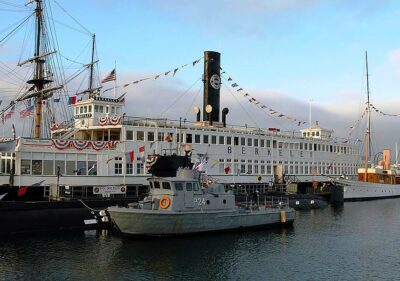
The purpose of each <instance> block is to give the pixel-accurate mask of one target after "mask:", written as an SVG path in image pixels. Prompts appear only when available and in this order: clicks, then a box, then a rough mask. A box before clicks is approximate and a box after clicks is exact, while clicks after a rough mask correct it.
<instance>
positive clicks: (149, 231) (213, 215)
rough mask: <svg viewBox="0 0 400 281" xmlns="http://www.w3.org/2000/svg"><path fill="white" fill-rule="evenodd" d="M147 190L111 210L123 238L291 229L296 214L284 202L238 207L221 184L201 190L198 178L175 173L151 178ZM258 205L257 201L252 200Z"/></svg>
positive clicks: (193, 174) (192, 173)
mask: <svg viewBox="0 0 400 281" xmlns="http://www.w3.org/2000/svg"><path fill="white" fill-rule="evenodd" d="M148 181H149V184H150V192H149V195H148V196H147V197H145V198H144V200H143V201H140V202H138V203H131V204H129V205H128V207H118V206H115V207H109V208H108V212H109V214H110V217H111V220H112V222H113V223H114V224H115V225H116V227H117V228H118V229H119V230H120V231H121V232H122V233H124V234H131V235H145V236H170V235H184V234H194V233H202V232H214V231H228V230H237V229H242V228H258V227H267V226H273V225H277V226H281V225H290V224H292V223H293V221H294V218H295V211H294V209H292V208H289V205H288V202H287V201H282V200H274V201H266V200H264V202H262V204H260V202H251V201H250V202H249V204H243V205H241V206H240V205H239V206H237V205H236V204H235V196H234V194H233V192H232V191H225V188H224V185H223V184H210V185H208V186H207V188H204V187H202V186H201V184H200V180H199V176H198V174H197V173H196V172H195V171H193V170H191V169H179V170H178V171H177V174H176V177H151V178H149V179H148ZM256 201H258V200H256Z"/></svg>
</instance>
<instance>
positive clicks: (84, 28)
mask: <svg viewBox="0 0 400 281" xmlns="http://www.w3.org/2000/svg"><path fill="white" fill-rule="evenodd" d="M53 1H54V3H56V4H57V6H58V7H60V9H61V10H63V11H64V13H65V14H67V16H69V17H70V18H71V19H72V20H73V21H75V23H77V24H78V25H79V26H80V27H81V28H82V29H83V30H85V31H86V32H87V33H88V34H89V35H91V36H92V35H93V32H90V31H89V30H88V29H87V28H86V27H84V26H83V25H82V24H81V23H80V22H79V21H77V20H76V19H75V18H74V17H73V16H72V15H70V14H69V13H68V12H67V11H66V10H65V9H64V8H63V7H62V6H61V5H60V4H59V3H58V2H57V0H53Z"/></svg>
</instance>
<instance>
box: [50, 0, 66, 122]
mask: <svg viewBox="0 0 400 281" xmlns="http://www.w3.org/2000/svg"><path fill="white" fill-rule="evenodd" d="M45 12H46V16H47V18H49V19H52V18H53V10H52V6H51V5H50V3H48V5H47V4H46V9H45ZM46 23H47V24H46V29H48V30H49V32H50V34H52V36H51V39H52V43H53V45H54V46H55V48H56V49H57V50H59V49H60V48H59V44H58V38H57V34H56V32H55V30H56V29H55V25H54V20H53V21H46ZM52 62H53V64H57V69H64V68H63V66H64V65H63V62H62V60H61V57H60V56H55V62H54V60H52ZM55 68H56V65H54V70H55ZM58 74H60V76H61V77H58ZM56 75H57V79H59V80H60V81H61V82H62V84H63V85H64V88H63V89H62V90H60V91H58V94H59V95H60V93H61V92H63V93H65V92H66V91H68V83H67V81H66V77H65V73H64V72H63V71H60V72H56ZM60 84H61V83H60ZM61 98H62V97H60V99H61ZM64 101H66V97H65V98H64ZM58 105H59V106H58V107H59V108H60V104H58ZM60 115H61V116H64V118H65V119H69V118H70V117H71V112H70V110H67V108H66V107H61V110H60ZM53 117H54V118H55V115H54V114H53Z"/></svg>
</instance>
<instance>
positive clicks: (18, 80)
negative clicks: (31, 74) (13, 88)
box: [0, 62, 25, 85]
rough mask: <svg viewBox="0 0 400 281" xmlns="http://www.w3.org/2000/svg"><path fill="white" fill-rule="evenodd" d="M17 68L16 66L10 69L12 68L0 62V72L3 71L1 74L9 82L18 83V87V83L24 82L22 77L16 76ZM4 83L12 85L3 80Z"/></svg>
mask: <svg viewBox="0 0 400 281" xmlns="http://www.w3.org/2000/svg"><path fill="white" fill-rule="evenodd" d="M17 68H18V67H17V66H16V67H15V68H14V69H12V68H10V67H8V66H7V65H6V64H4V63H2V62H0V71H1V72H3V71H4V72H3V73H4V75H5V76H7V77H8V78H9V79H10V80H12V81H14V82H16V83H18V85H19V84H20V83H22V82H25V80H24V77H22V76H20V75H19V74H17V71H16V70H17ZM4 82H7V83H10V84H13V83H11V82H10V81H6V80H4Z"/></svg>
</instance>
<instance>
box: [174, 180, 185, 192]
mask: <svg viewBox="0 0 400 281" xmlns="http://www.w3.org/2000/svg"><path fill="white" fill-rule="evenodd" d="M174 185H175V189H176V190H178V191H180V190H183V184H182V183H181V182H176V183H174Z"/></svg>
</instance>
